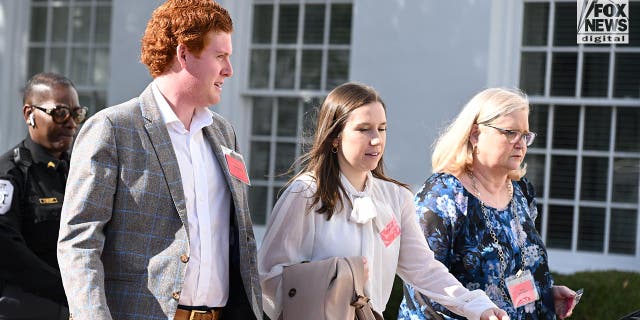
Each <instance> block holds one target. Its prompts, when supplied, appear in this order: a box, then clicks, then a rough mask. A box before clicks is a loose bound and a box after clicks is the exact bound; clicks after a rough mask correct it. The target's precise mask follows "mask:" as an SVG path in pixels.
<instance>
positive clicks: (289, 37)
mask: <svg viewBox="0 0 640 320" xmlns="http://www.w3.org/2000/svg"><path fill="white" fill-rule="evenodd" d="M298 9H299V7H298V5H297V4H286V5H284V4H283V5H280V20H279V22H278V43H296V40H297V38H298Z"/></svg>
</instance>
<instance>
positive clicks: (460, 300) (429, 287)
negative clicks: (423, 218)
mask: <svg viewBox="0 0 640 320" xmlns="http://www.w3.org/2000/svg"><path fill="white" fill-rule="evenodd" d="M402 203H403V205H402V217H401V219H402V223H401V228H402V238H401V244H400V257H399V261H398V275H399V276H400V277H401V278H402V279H403V280H405V281H406V282H408V283H410V284H411V285H413V286H414V287H415V288H416V289H417V290H419V291H420V292H421V293H423V294H424V295H426V296H427V297H429V298H430V299H432V300H434V301H436V302H438V303H440V304H441V305H443V306H445V307H446V308H447V309H449V310H451V311H453V312H455V313H456V314H459V315H462V316H465V317H467V318H469V319H480V315H481V314H482V312H484V311H485V310H487V309H489V308H497V307H496V305H495V304H494V303H493V302H491V300H490V299H489V297H487V295H486V294H485V293H484V292H483V291H481V290H473V291H469V290H467V289H466V288H465V287H464V286H462V284H460V282H459V281H458V280H457V279H456V278H455V277H454V276H453V275H451V274H450V273H449V271H448V269H447V268H446V267H445V266H444V265H443V264H442V263H441V262H440V261H438V260H436V259H435V257H434V253H433V251H431V249H430V248H429V246H428V245H427V241H426V239H425V237H424V235H423V233H422V231H421V230H420V227H419V225H418V222H417V221H416V218H415V206H414V204H413V201H412V195H411V194H410V193H409V192H406V195H405V196H404V199H403V201H402Z"/></svg>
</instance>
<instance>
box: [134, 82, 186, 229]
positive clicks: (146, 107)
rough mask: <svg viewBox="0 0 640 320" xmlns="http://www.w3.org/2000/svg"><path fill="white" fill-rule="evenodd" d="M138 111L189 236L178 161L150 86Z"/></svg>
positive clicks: (143, 94) (141, 97)
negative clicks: (140, 113) (140, 112)
mask: <svg viewBox="0 0 640 320" xmlns="http://www.w3.org/2000/svg"><path fill="white" fill-rule="evenodd" d="M139 99H140V109H141V111H142V117H143V118H144V120H145V124H144V127H145V129H146V130H147V134H148V135H149V139H150V140H151V145H152V146H153V149H154V151H155V153H156V156H157V157H158V160H159V161H160V167H161V168H162V172H163V173H164V179H165V181H166V182H167V186H168V187H169V192H170V193H171V198H172V199H173V204H174V205H175V207H176V210H177V211H178V215H179V216H180V220H182V224H183V225H184V227H185V228H186V230H187V234H189V224H188V223H187V207H186V202H185V199H184V190H183V189H182V178H181V177H180V167H179V166H178V159H177V157H176V154H175V151H174V150H173V144H172V143H171V137H169V131H168V130H167V126H166V124H165V123H164V120H163V119H162V115H161V114H160V110H159V109H158V106H157V105H156V101H155V99H154V97H153V92H152V91H151V85H149V86H147V88H146V89H145V90H144V91H143V92H142V94H141V95H140V98H139Z"/></svg>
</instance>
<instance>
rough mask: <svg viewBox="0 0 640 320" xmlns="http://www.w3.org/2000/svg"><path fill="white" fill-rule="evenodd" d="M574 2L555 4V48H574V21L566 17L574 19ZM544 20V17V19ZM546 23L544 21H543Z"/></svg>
mask: <svg viewBox="0 0 640 320" xmlns="http://www.w3.org/2000/svg"><path fill="white" fill-rule="evenodd" d="M576 10H577V8H576V3H575V2H557V3H556V13H555V19H554V26H553V27H554V32H553V45H555V46H575V45H576V21H575V20H574V19H568V18H567V17H575V15H576ZM545 18H546V17H545ZM545 21H546V19H545Z"/></svg>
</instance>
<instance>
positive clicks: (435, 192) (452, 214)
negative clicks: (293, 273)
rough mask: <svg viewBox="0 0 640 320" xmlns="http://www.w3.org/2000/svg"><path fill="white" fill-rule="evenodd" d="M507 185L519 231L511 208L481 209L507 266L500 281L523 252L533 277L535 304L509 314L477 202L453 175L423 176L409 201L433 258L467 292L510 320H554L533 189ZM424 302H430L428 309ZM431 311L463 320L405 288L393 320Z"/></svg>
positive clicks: (517, 266)
mask: <svg viewBox="0 0 640 320" xmlns="http://www.w3.org/2000/svg"><path fill="white" fill-rule="evenodd" d="M512 183H513V193H514V194H513V197H514V198H513V199H514V201H515V207H516V211H517V214H518V216H519V220H520V225H519V226H518V225H516V224H517V223H516V221H515V219H513V217H514V216H513V214H512V206H511V205H509V206H507V208H504V209H496V208H492V207H489V206H485V208H486V209H487V215H488V217H489V218H490V219H492V221H491V224H492V226H493V228H492V229H493V230H494V231H495V232H496V236H497V238H498V241H499V243H500V245H501V246H502V250H503V252H504V255H505V260H506V261H507V267H506V270H505V272H504V278H507V277H509V276H512V275H515V274H516V273H517V272H518V270H519V269H520V266H521V265H522V258H521V254H522V252H521V251H524V253H525V268H526V269H527V270H529V271H530V272H531V274H532V275H533V278H534V281H535V285H536V289H537V290H538V294H539V296H540V299H539V300H538V301H536V302H535V303H530V304H528V305H525V306H522V307H519V308H517V309H515V308H514V307H513V305H512V304H511V301H510V299H509V298H507V300H506V301H505V298H504V297H503V296H502V290H504V292H505V294H506V295H507V297H508V294H509V293H508V291H507V289H506V288H504V287H503V286H502V285H501V284H500V259H499V256H498V250H497V249H496V247H495V244H494V240H493V238H492V237H491V234H490V232H489V230H488V229H487V226H486V223H485V218H484V215H483V213H482V208H481V205H480V201H479V200H478V199H477V198H476V197H475V196H473V195H472V194H471V193H470V192H468V191H467V190H466V189H465V188H464V186H463V185H462V183H461V182H460V180H458V179H457V178H456V177H455V176H453V175H451V174H446V173H436V174H433V175H432V176H431V177H429V179H428V180H427V181H426V182H425V184H424V185H423V186H422V188H421V189H420V191H419V192H418V193H417V194H416V197H415V200H414V201H415V204H416V214H417V218H418V220H419V222H420V226H421V227H422V232H423V233H424V234H425V236H426V238H427V241H428V242H429V246H430V247H431V249H432V250H433V252H434V253H435V257H436V259H438V260H440V261H441V262H442V263H444V265H446V266H447V267H448V268H449V271H450V272H451V273H452V274H453V275H454V276H455V277H456V278H457V279H458V280H459V281H460V282H461V283H462V284H463V285H464V286H466V287H467V288H468V289H469V290H473V289H482V290H484V291H485V292H486V293H487V295H488V296H489V298H491V300H493V302H494V303H495V304H496V305H497V306H498V307H499V308H501V309H503V310H505V311H506V312H507V313H508V314H509V317H510V318H511V319H512V320H516V319H555V309H554V302H553V293H552V290H551V289H552V287H553V278H552V277H551V273H550V272H549V265H548V260H547V258H548V257H547V251H546V249H545V247H544V244H543V242H542V238H541V237H540V234H539V233H538V231H537V230H536V229H535V223H534V221H535V219H536V216H537V214H538V211H537V209H536V200H535V198H534V191H533V186H532V185H531V183H529V182H528V181H527V180H526V179H523V180H522V181H521V183H518V182H515V181H514V182H512ZM521 185H523V186H526V188H527V193H526V194H527V195H529V198H530V199H531V200H528V199H527V197H526V196H525V193H523V190H522V189H521V187H520V186H521ZM514 230H517V231H518V232H514ZM518 237H519V239H518ZM518 243H523V245H520V246H519V245H518ZM521 247H522V248H523V250H521ZM500 288H502V290H500ZM426 303H430V305H431V307H432V308H431V310H429V308H427V306H426V305H425V304H426ZM433 311H436V312H439V313H441V314H442V315H444V318H445V319H464V318H463V317H461V316H458V315H456V314H454V313H452V312H450V311H449V310H447V309H446V308H444V307H443V306H441V305H439V304H438V303H436V302H433V301H430V300H429V299H428V298H427V297H425V296H424V295H422V294H421V293H420V292H418V291H416V290H414V288H413V287H411V286H410V285H409V284H407V283H405V285H404V299H403V300H402V303H401V305H400V311H399V314H398V319H403V320H404V319H406V320H409V319H411V320H422V319H435V318H434V317H432V316H430V315H429V314H430V312H433Z"/></svg>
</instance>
